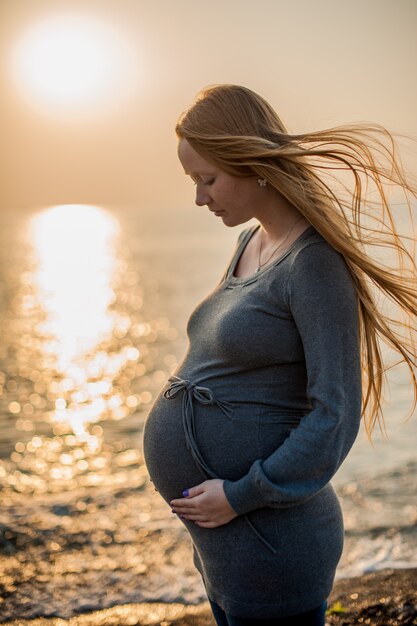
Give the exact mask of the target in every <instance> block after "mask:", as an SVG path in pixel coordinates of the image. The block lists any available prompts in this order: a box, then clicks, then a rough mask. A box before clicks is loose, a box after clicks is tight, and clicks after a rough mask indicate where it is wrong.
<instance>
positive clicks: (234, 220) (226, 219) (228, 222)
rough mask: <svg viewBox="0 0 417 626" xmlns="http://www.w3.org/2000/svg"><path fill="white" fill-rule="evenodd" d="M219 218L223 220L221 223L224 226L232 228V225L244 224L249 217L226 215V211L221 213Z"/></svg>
mask: <svg viewBox="0 0 417 626" xmlns="http://www.w3.org/2000/svg"><path fill="white" fill-rule="evenodd" d="M221 218H222V220H223V224H224V225H225V226H228V227H229V228H233V226H240V225H241V224H245V223H246V222H248V221H249V219H250V218H247V219H242V218H238V217H236V216H235V217H232V216H230V215H227V213H226V214H225V215H222V216H221Z"/></svg>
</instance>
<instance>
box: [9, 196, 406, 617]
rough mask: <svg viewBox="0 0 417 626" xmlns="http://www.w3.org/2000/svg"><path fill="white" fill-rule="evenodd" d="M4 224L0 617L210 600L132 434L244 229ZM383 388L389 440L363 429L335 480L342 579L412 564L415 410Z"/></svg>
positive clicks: (134, 215)
mask: <svg viewBox="0 0 417 626" xmlns="http://www.w3.org/2000/svg"><path fill="white" fill-rule="evenodd" d="M0 221H1V224H0V226H1V229H0V244H1V245H0V275H1V281H0V282H1V288H0V328H1V336H2V342H1V346H0V392H1V393H0V489H1V492H0V493H1V501H2V507H1V512H0V568H1V571H2V576H1V580H0V620H6V619H10V618H12V617H14V618H17V617H22V618H23V617H34V616H35V615H44V616H48V615H60V616H63V617H65V616H67V617H68V616H70V615H72V614H74V613H75V612H78V611H86V610H93V609H99V608H104V607H108V606H112V605H114V604H123V603H129V602H140V601H166V602H172V601H181V602H200V601H202V600H204V599H205V593H204V588H203V585H202V583H201V580H200V578H199V575H198V573H197V572H196V571H195V569H194V567H193V565H192V561H191V546H190V542H189V539H188V536H187V533H186V532H185V530H184V529H183V526H182V524H181V523H180V522H179V521H178V519H177V518H176V517H175V516H173V515H172V514H171V512H170V509H169V507H168V506H167V505H166V504H165V503H164V502H163V501H162V499H161V498H160V497H159V495H158V494H157V493H156V492H155V490H154V489H153V486H152V484H151V483H150V482H149V480H148V477H147V472H146V468H145V466H144V463H143V455H142V447H141V441H142V431H143V425H144V422H145V420H146V416H147V413H148V411H149V408H150V406H151V405H152V401H153V399H154V398H155V397H156V395H157V394H158V392H159V390H160V389H161V387H162V386H163V385H164V384H165V381H166V379H167V377H168V376H169V374H170V372H172V371H173V369H174V368H175V366H176V364H177V363H178V361H179V360H180V359H181V357H182V355H183V354H184V351H185V349H186V333H185V325H186V322H187V318H188V316H189V314H190V313H191V311H192V309H193V308H194V306H195V305H196V304H197V303H198V302H199V300H201V299H202V298H203V297H204V296H205V295H206V294H207V293H208V292H209V291H210V290H211V289H212V288H213V287H214V286H215V285H216V283H217V282H218V280H219V279H220V277H221V275H222V273H223V270H224V268H225V266H226V264H227V263H228V261H229V260H230V257H231V255H232V252H233V248H234V245H235V242H236V239H237V236H238V234H239V232H240V231H241V229H242V228H244V226H242V227H237V228H234V229H228V228H226V227H224V225H223V224H222V222H221V220H220V219H219V218H216V217H214V216H213V215H211V214H209V213H208V211H207V210H206V209H202V208H194V209H187V210H186V209H184V210H161V211H146V210H138V209H117V210H116V209H106V210H104V209H102V208H97V207H79V206H65V207H55V208H50V209H45V210H32V211H20V212H17V211H9V212H5V213H4V214H3V215H2V216H1V220H0ZM390 379H391V386H390V394H389V396H387V398H386V399H385V401H384V402H385V404H384V407H385V417H386V425H387V436H386V437H385V438H384V437H382V436H381V435H379V434H378V433H377V434H376V435H375V437H374V442H373V444H371V443H370V442H369V441H368V439H367V437H366V435H365V433H364V432H363V431H362V432H361V433H360V435H359V437H358V440H357V442H356V443H355V445H354V447H353V449H352V451H351V453H350V455H349V457H348V459H347V460H346V461H345V463H344V464H343V465H342V467H341V469H340V470H339V472H338V474H337V475H336V477H335V480H334V484H335V486H336V488H337V490H338V494H339V496H340V498H341V501H342V506H343V510H344V516H345V525H346V543H345V551H344V555H343V558H342V560H341V563H340V566H339V568H338V572H337V576H338V577H346V576H353V575H357V574H361V573H363V572H366V571H372V570H376V569H381V568H385V567H411V566H416V565H417V557H416V554H417V550H416V549H417V503H416V497H415V495H416V489H415V487H416V483H415V475H416V470H417V462H416V460H415V449H416V441H417V437H416V415H414V416H412V417H410V418H409V419H408V420H407V419H406V415H407V411H408V409H409V407H410V401H411V399H412V398H411V395H412V394H411V386H410V383H409V381H408V379H407V377H406V372H405V371H404V370H403V369H401V368H397V369H396V370H393V372H392V374H391V376H390ZM184 487H190V485H184Z"/></svg>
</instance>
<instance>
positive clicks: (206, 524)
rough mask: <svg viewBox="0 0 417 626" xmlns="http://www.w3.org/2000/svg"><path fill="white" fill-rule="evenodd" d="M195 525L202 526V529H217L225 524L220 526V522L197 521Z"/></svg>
mask: <svg viewBox="0 0 417 626" xmlns="http://www.w3.org/2000/svg"><path fill="white" fill-rule="evenodd" d="M195 524H197V526H200V527H201V528H217V527H218V526H222V525H223V524H219V522H209V521H203V522H199V521H196V522H195Z"/></svg>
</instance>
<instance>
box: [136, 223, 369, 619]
mask: <svg viewBox="0 0 417 626" xmlns="http://www.w3.org/2000/svg"><path fill="white" fill-rule="evenodd" d="M257 228H259V225H257V226H251V227H249V228H246V229H245V230H244V231H243V232H242V233H241V234H240V236H239V239H238V242H237V246H236V250H235V252H234V254H233V257H232V259H231V262H230V264H229V266H228V268H227V270H226V272H225V274H224V276H223V278H222V279H221V281H220V282H219V284H218V285H217V286H216V287H215V288H214V290H213V291H212V292H211V293H210V294H209V295H208V296H207V297H206V298H205V299H204V300H203V301H202V302H201V303H200V304H198V306H197V307H196V309H195V310H194V311H193V313H192V314H191V317H190V319H189V322H188V326H187V332H188V338H189V345H188V350H187V352H186V355H185V357H184V359H183V361H182V362H181V363H180V365H179V366H178V368H177V370H176V371H175V373H174V375H173V376H172V377H170V379H169V380H168V382H167V384H166V386H165V387H164V389H162V391H161V393H160V394H159V396H158V398H157V399H156V401H155V403H154V405H153V407H152V409H151V412H150V414H149V417H148V420H147V422H146V426H145V431H144V453H145V460H146V464H147V467H148V471H149V475H150V477H151V479H152V481H153V482H154V485H155V487H156V488H157V489H158V491H159V492H160V494H161V495H162V497H163V498H164V499H166V501H167V502H169V501H170V500H172V499H174V498H178V497H182V495H181V494H182V492H183V490H184V489H187V488H190V487H193V486H195V485H197V484H199V483H201V482H203V480H206V479H208V478H214V477H219V478H222V479H224V480H225V483H224V490H225V494H226V497H227V499H228V501H229V503H230V505H231V506H232V508H233V509H234V510H235V512H236V513H237V514H238V516H237V517H236V518H235V519H233V520H232V521H231V522H229V523H228V524H225V525H223V526H220V527H218V528H214V529H208V528H200V527H199V526H197V525H196V524H194V523H193V522H190V521H187V520H184V523H185V525H186V527H187V529H188V531H189V533H190V535H191V538H192V542H193V546H194V562H195V565H196V567H197V568H198V570H199V571H200V573H201V575H202V577H203V581H204V584H205V587H206V591H207V595H208V597H209V598H210V599H211V600H213V601H214V602H216V603H217V604H218V605H220V606H221V607H222V609H223V610H224V611H226V612H227V613H230V614H232V615H236V616H239V617H246V618H274V617H276V618H277V617H285V616H289V615H292V614H296V613H301V612H304V611H308V610H310V609H313V608H314V607H316V606H318V605H320V604H321V603H322V602H324V601H325V599H326V598H327V596H328V594H329V592H330V590H331V587H332V584H333V579H334V574H335V570H336V566H337V563H338V561H339V559H340V556H341V552H342V547H343V521H342V515H341V510H340V506H339V503H338V500H337V497H336V495H335V493H334V490H333V488H332V486H331V485H330V483H329V481H330V480H331V478H332V476H333V475H334V474H335V472H336V471H337V469H338V468H339V466H340V464H341V463H342V461H343V459H344V458H345V456H346V454H347V453H348V451H349V449H350V447H351V446H352V444H353V442H354V440H355V437H356V435H357V432H358V427H359V422H360V408H361V379H360V355H359V339H358V306H357V298H356V293H355V289H354V286H353V283H352V279H351V276H350V274H349V272H348V270H347V267H346V265H345V263H344V261H343V259H342V257H341V256H340V255H339V254H338V253H337V252H336V251H335V250H334V249H333V248H332V247H331V246H330V245H329V244H328V243H327V242H326V241H325V240H324V239H323V238H322V237H321V236H320V235H319V234H318V233H317V231H316V230H315V229H314V228H313V227H312V226H310V227H309V228H308V229H307V230H306V231H304V232H303V233H302V235H301V236H300V237H299V238H298V239H297V240H296V241H295V242H294V243H293V244H292V246H291V247H290V248H289V250H287V252H286V253H285V254H284V255H283V256H282V257H281V258H279V259H277V260H275V261H274V262H272V263H270V264H268V265H267V266H265V267H264V268H262V269H261V270H260V271H259V272H257V273H256V274H254V275H253V276H250V277H247V278H239V277H236V276H234V274H233V272H234V269H235V267H236V265H237V262H238V259H239V257H240V255H241V254H242V252H243V250H244V248H245V246H246V244H247V243H248V241H249V239H250V238H251V237H252V236H253V234H254V233H255V231H256V229H257Z"/></svg>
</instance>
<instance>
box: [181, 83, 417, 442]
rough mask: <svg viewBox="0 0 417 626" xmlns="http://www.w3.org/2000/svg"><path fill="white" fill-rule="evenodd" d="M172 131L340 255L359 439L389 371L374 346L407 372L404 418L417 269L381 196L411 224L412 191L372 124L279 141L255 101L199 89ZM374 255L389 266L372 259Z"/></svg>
mask: <svg viewBox="0 0 417 626" xmlns="http://www.w3.org/2000/svg"><path fill="white" fill-rule="evenodd" d="M176 132H177V135H178V136H179V137H180V138H185V139H187V141H188V142H189V143H190V145H191V146H192V147H193V148H194V150H196V152H198V153H199V154H200V155H201V156H202V157H203V158H205V159H206V160H207V161H210V162H212V163H214V164H215V165H217V166H218V167H219V168H221V169H223V170H225V171H226V172H228V173H230V174H232V175H234V176H258V177H261V178H265V179H266V180H267V181H268V183H269V184H270V185H272V186H273V187H274V188H275V189H277V190H278V191H279V192H280V193H281V194H282V195H283V196H284V197H285V198H287V200H289V201H290V202H291V203H292V204H293V205H294V206H295V207H296V208H297V209H298V210H299V211H300V213H302V214H303V215H304V217H305V218H306V219H307V220H308V221H309V222H310V223H311V224H312V225H313V226H314V227H315V228H316V230H317V231H318V232H319V233H320V234H321V235H322V236H323V237H324V238H325V239H326V240H327V242H328V243H329V244H330V245H331V246H333V248H335V249H336V250H337V251H338V252H339V253H340V254H342V255H343V257H344V259H345V262H346V264H347V267H348V269H349V271H350V273H351V275H352V278H353V281H354V284H355V287H356V292H357V298H358V311H359V327H360V343H361V359H362V371H363V403H362V415H363V416H364V420H365V427H366V430H367V433H368V436H371V434H372V431H373V429H374V427H375V424H376V423H378V424H379V426H380V427H381V429H382V430H384V419H383V410H382V397H383V394H382V392H383V389H384V383H385V382H386V380H385V378H386V377H385V374H386V371H387V370H388V369H389V367H390V366H389V365H388V359H387V357H386V356H385V355H384V351H383V350H382V348H383V346H382V344H387V345H388V346H389V347H390V348H391V353H392V350H393V353H394V354H396V355H397V357H399V360H398V361H397V362H398V363H401V362H402V363H405V364H406V366H407V368H408V371H409V374H410V377H411V382H412V387H413V389H414V402H413V404H412V410H413V409H414V408H415V406H416V403H417V380H416V373H415V367H416V361H417V346H416V336H417V335H416V328H415V320H416V314H417V280H416V279H417V267H416V264H415V260H414V257H413V253H412V251H410V249H409V248H410V245H409V244H410V243H411V244H412V243H413V242H415V239H413V237H412V236H411V237H405V236H404V235H401V236H400V235H399V233H398V231H397V228H396V225H395V220H394V216H393V210H392V209H391V208H390V202H389V199H388V191H389V190H391V188H392V187H393V186H394V189H397V190H398V189H399V190H400V191H401V192H403V194H404V199H405V200H406V206H407V207H408V211H409V215H410V216H411V220H412V209H411V203H410V199H411V198H412V196H414V197H416V188H415V186H414V185H412V184H411V183H410V182H408V181H407V180H406V177H405V175H404V172H403V169H402V166H401V164H400V161H399V159H398V157H397V155H396V145H395V142H394V139H393V137H392V135H391V134H390V133H389V132H388V131H387V130H386V129H385V128H383V127H381V126H378V125H374V124H370V125H368V124H366V125H365V124H355V125H347V126H340V127H336V128H331V129H328V130H323V131H318V132H308V133H303V134H298V135H292V134H288V133H287V131H286V129H285V127H284V125H283V124H282V122H281V120H280V119H279V117H278V116H277V114H276V113H275V111H274V110H273V108H272V107H271V106H270V105H269V104H268V103H267V102H266V101H265V100H264V99H263V98H261V97H260V96H258V95H257V94H256V93H254V92H253V91H251V90H250V89H247V88H245V87H240V86H236V85H217V86H214V87H210V88H208V89H205V90H203V91H202V92H201V93H200V94H199V95H198V97H197V99H196V101H195V103H194V104H193V105H192V106H191V107H190V109H189V110H188V111H186V112H185V113H183V114H182V116H181V117H180V119H179V121H178V123H177V126H176ZM371 198H372V200H371ZM381 247H382V249H383V250H384V254H385V257H387V256H389V255H390V254H391V255H392V253H393V252H394V253H395V260H393V261H389V262H388V264H386V262H385V261H386V259H384V263H383V262H382V261H381V260H377V258H376V253H377V252H378V251H379V253H380V251H381ZM381 298H382V302H381ZM387 304H388V306H387Z"/></svg>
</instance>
